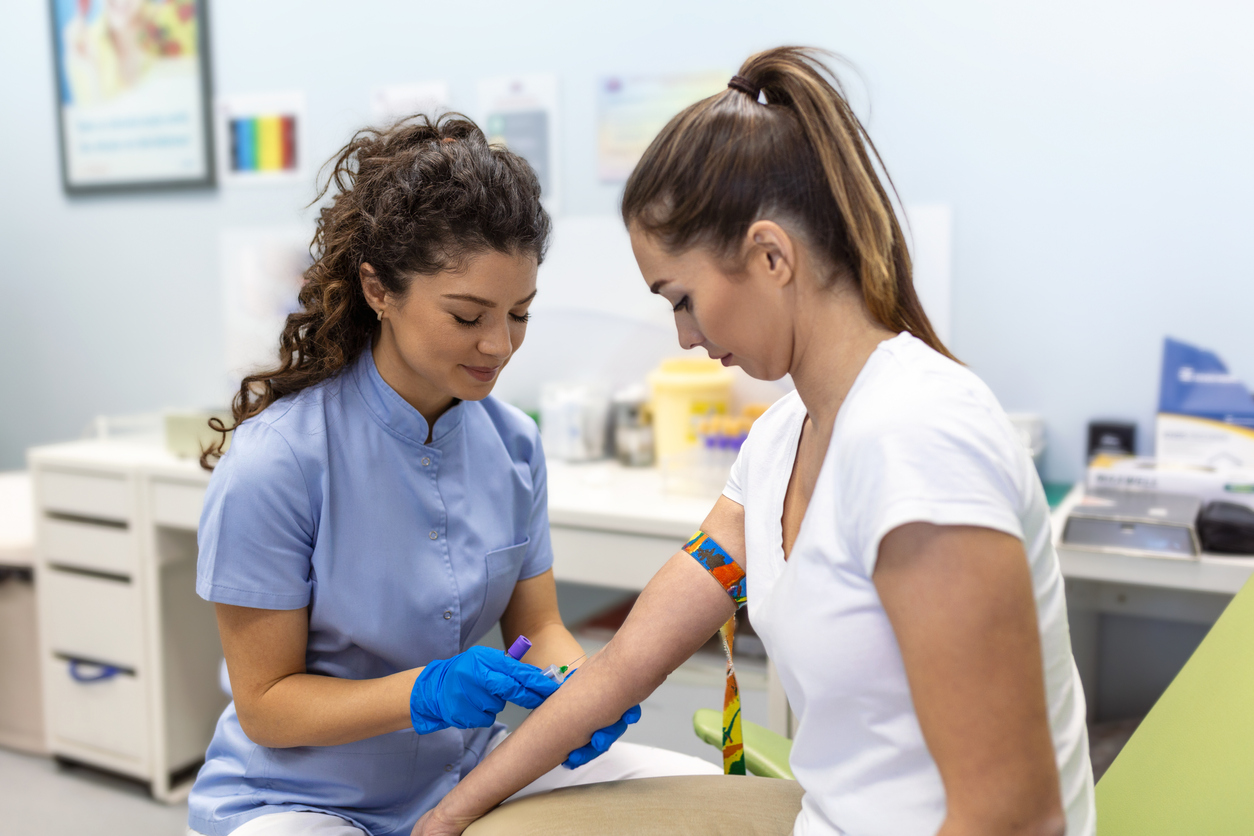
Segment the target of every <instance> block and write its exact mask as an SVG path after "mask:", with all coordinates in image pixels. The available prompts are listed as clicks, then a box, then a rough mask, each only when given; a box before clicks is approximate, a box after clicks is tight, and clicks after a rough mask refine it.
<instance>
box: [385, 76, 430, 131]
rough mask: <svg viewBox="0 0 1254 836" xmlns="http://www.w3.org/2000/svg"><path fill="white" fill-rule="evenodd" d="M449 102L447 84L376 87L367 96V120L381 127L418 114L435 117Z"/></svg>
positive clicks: (424, 83)
mask: <svg viewBox="0 0 1254 836" xmlns="http://www.w3.org/2000/svg"><path fill="white" fill-rule="evenodd" d="M448 103H449V97H448V82H447V81H421V82H417V83H414V84H393V85H389V86H387V87H376V88H375V89H374V92H372V93H371V94H370V119H371V121H372V122H373V123H374V124H375V125H376V126H379V127H383V126H385V125H388V124H391V123H392V122H395V121H396V120H398V119H404V118H405V117H407V116H413V115H414V114H417V113H425V114H426V115H428V116H437V115H439V114H440V113H442V112H443V111H445V110H447V109H448Z"/></svg>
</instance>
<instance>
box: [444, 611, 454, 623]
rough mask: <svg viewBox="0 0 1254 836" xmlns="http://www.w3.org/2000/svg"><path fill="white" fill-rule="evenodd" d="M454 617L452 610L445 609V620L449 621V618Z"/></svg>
mask: <svg viewBox="0 0 1254 836" xmlns="http://www.w3.org/2000/svg"><path fill="white" fill-rule="evenodd" d="M452 617H453V611H452V610H445V611H444V620H445V621H448V620H449V619H450V618H452Z"/></svg>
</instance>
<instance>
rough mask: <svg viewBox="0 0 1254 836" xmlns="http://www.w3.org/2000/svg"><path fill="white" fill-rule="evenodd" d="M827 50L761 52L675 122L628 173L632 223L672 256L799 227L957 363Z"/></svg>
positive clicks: (887, 320) (835, 273) (731, 253)
mask: <svg viewBox="0 0 1254 836" xmlns="http://www.w3.org/2000/svg"><path fill="white" fill-rule="evenodd" d="M825 54H826V53H822V52H820V51H818V50H814V49H807V48H804V47H794V46H788V47H778V48H775V49H769V50H767V51H765V52H759V53H758V54H757V55H754V56H752V57H751V58H749V59H748V60H747V61H745V63H744V64H743V65H742V66H741V68H740V71H739V73H738V74H737V75H738V76H739V78H738V79H736V82H735V83H736V87H734V88H732V87H729V88H728V89H727V90H724V91H723V92H721V93H718V94H717V95H714V96H711V97H709V98H707V99H703V100H702V101H699V102H697V103H696V104H694V105H692V106H691V107H689V108H687V109H686V110H684V111H683V112H681V113H680V114H679V115H678V116H676V117H675V118H674V119H672V120H671V121H670V123H669V124H668V125H667V126H666V127H665V128H663V129H662V132H661V133H660V134H658V135H657V137H656V138H655V139H654V140H653V142H652V144H651V145H649V148H648V150H647V151H645V153H644V156H643V157H642V158H641V160H640V162H639V163H638V164H637V165H636V168H635V170H634V171H633V172H632V174H631V177H630V178H629V179H628V180H627V187H626V190H625V192H624V194H623V206H622V212H623V220H624V221H625V222H626V223H627V225H628V226H631V225H633V224H635V225H638V227H639V228H640V229H641V230H643V231H644V232H646V233H648V234H650V235H652V236H654V237H656V238H657V239H658V241H659V242H660V243H661V244H662V246H664V247H665V248H667V249H668V250H670V251H672V252H683V251H684V250H687V249H689V248H691V247H694V246H701V247H706V248H708V249H710V250H712V251H713V252H714V253H716V254H718V255H720V256H723V257H725V258H729V259H730V258H734V257H735V256H736V255H737V253H738V252H739V248H740V246H741V243H742V241H743V239H744V236H745V233H746V232H747V231H748V229H749V226H750V225H751V224H752V223H753V222H754V221H757V220H761V219H764V218H767V219H773V220H777V221H779V222H781V223H784V224H788V225H791V226H792V227H793V228H794V229H796V230H798V231H799V232H800V233H801V235H802V236H803V237H804V239H805V240H806V241H807V242H808V243H809V244H810V245H811V246H812V247H813V248H814V249H815V251H816V252H817V253H818V254H819V255H820V256H822V257H823V258H824V260H825V261H826V263H827V266H828V267H829V269H830V271H831V272H830V275H829V281H832V282H835V281H838V280H840V277H842V276H848V277H849V278H850V279H851V280H852V281H853V282H855V283H856V285H857V286H858V288H859V289H860V290H861V293H862V298H863V300H864V301H865V303H866V306H867V309H868V310H869V311H870V312H871V315H872V316H873V317H874V318H875V319H876V320H877V321H878V322H879V323H880V324H882V325H884V326H885V327H886V328H889V329H891V330H893V331H908V332H910V333H911V334H913V335H914V336H916V337H918V338H919V339H921V340H923V341H924V342H925V343H927V344H928V345H929V346H931V347H932V348H934V349H935V350H936V351H939V352H940V353H941V354H944V355H945V356H946V357H950V358H951V359H952V358H953V355H952V354H950V353H949V350H948V349H947V348H945V346H944V345H943V344H942V343H941V341H940V339H939V338H938V337H937V336H936V332H935V331H934V330H933V328H932V324H931V322H929V321H928V318H927V314H926V313H924V311H923V305H922V304H921V303H920V302H919V297H918V294H916V293H915V290H914V283H913V281H912V279H911V268H910V255H909V253H908V252H907V251H906V243H905V238H904V236H903V235H902V231H901V226H900V225H899V224H898V222H897V217H896V215H895V214H894V212H893V206H892V202H891V201H890V199H889V195H888V191H887V190H886V189H885V188H884V185H883V183H882V182H881V181H880V178H879V176H878V174H877V173H876V171H875V165H874V162H873V158H874V161H875V162H879V163H880V167H881V168H882V167H883V163H882V161H881V160H880V158H879V152H878V151H876V150H875V146H874V144H873V143H872V142H871V138H870V137H869V136H868V135H867V132H866V129H865V128H863V126H862V123H861V122H859V121H858V118H857V116H855V115H854V113H853V110H852V109H851V108H850V106H849V102H848V101H846V99H845V96H844V94H843V91H842V89H841V87H840V82H839V81H838V80H837V79H836V77H835V75H834V74H833V73H832V71H831V70H830V69H829V68H828V66H827V65H826V64H825V63H824V62H823V60H822V56H823V55H825ZM741 88H747V89H741ZM751 90H760V91H761V95H762V97H763V98H764V99H765V104H763V103H760V102H759V100H758V98H757V97H755V96H753V95H752V93H751V92H749V91H751ZM885 179H888V178H887V173H885ZM888 182H889V186H890V187H891V186H892V181H891V180H889V181H888Z"/></svg>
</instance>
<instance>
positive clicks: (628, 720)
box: [562, 668, 640, 769]
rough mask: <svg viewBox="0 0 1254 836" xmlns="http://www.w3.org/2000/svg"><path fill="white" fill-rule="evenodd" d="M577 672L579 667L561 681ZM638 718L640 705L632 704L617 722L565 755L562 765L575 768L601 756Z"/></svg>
mask: <svg viewBox="0 0 1254 836" xmlns="http://www.w3.org/2000/svg"><path fill="white" fill-rule="evenodd" d="M578 672H579V669H578V668H575V670H573V671H571V672H570V675H569V676H567V677H566V680H563V681H567V680H569V679H570V677H572V676H574V675H575V674H576V673H578ZM639 719H640V706H638V705H633V706H632V707H631V708H629V709H627V711H626V712H625V713H624V714H623V716H622V718H621V719H619V721H618V722H617V723H614V724H613V725H610V726H606V727H605V728H603V729H598V730H597V731H595V732H593V733H592V740H591V741H589V742H588V745H587V746H580V747H579V748H578V749H576V750H575V751H573V752H571V753H570V754H569V755H567V756H566V760H564V761H562V766H564V767H566V768H567V769H575V768H576V767H580V766H583V765H584V764H585V763H588V762H589V761H592V760H595V759H596V758H599V757H601V756H602V755H604V754H605V753H606V752H608V751H609V750H610V747H611V746H613V745H614V743H615V741H617V740H618V739H619V738H620V737H622V736H623V732H625V731H627V727H628V726H630V725H631V724H632V723H635V722H637V721H638V720H639Z"/></svg>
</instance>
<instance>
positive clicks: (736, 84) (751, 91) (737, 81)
mask: <svg viewBox="0 0 1254 836" xmlns="http://www.w3.org/2000/svg"><path fill="white" fill-rule="evenodd" d="M727 86H728V87H730V88H731V89H732V90H739V91H740V92H741V93H744V94H745V95H746V96H749V97H750V98H752V99H753V100H754V101H755V102H756V101H757V100H758V95H759V94H760V93H761V92H762V89H761V88H759V87H755V86H754V85H753V82H751V81H750V80H749V79H747V78H745V77H744V76H741V75H734V76H732V77H731V81H729V82H727Z"/></svg>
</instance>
